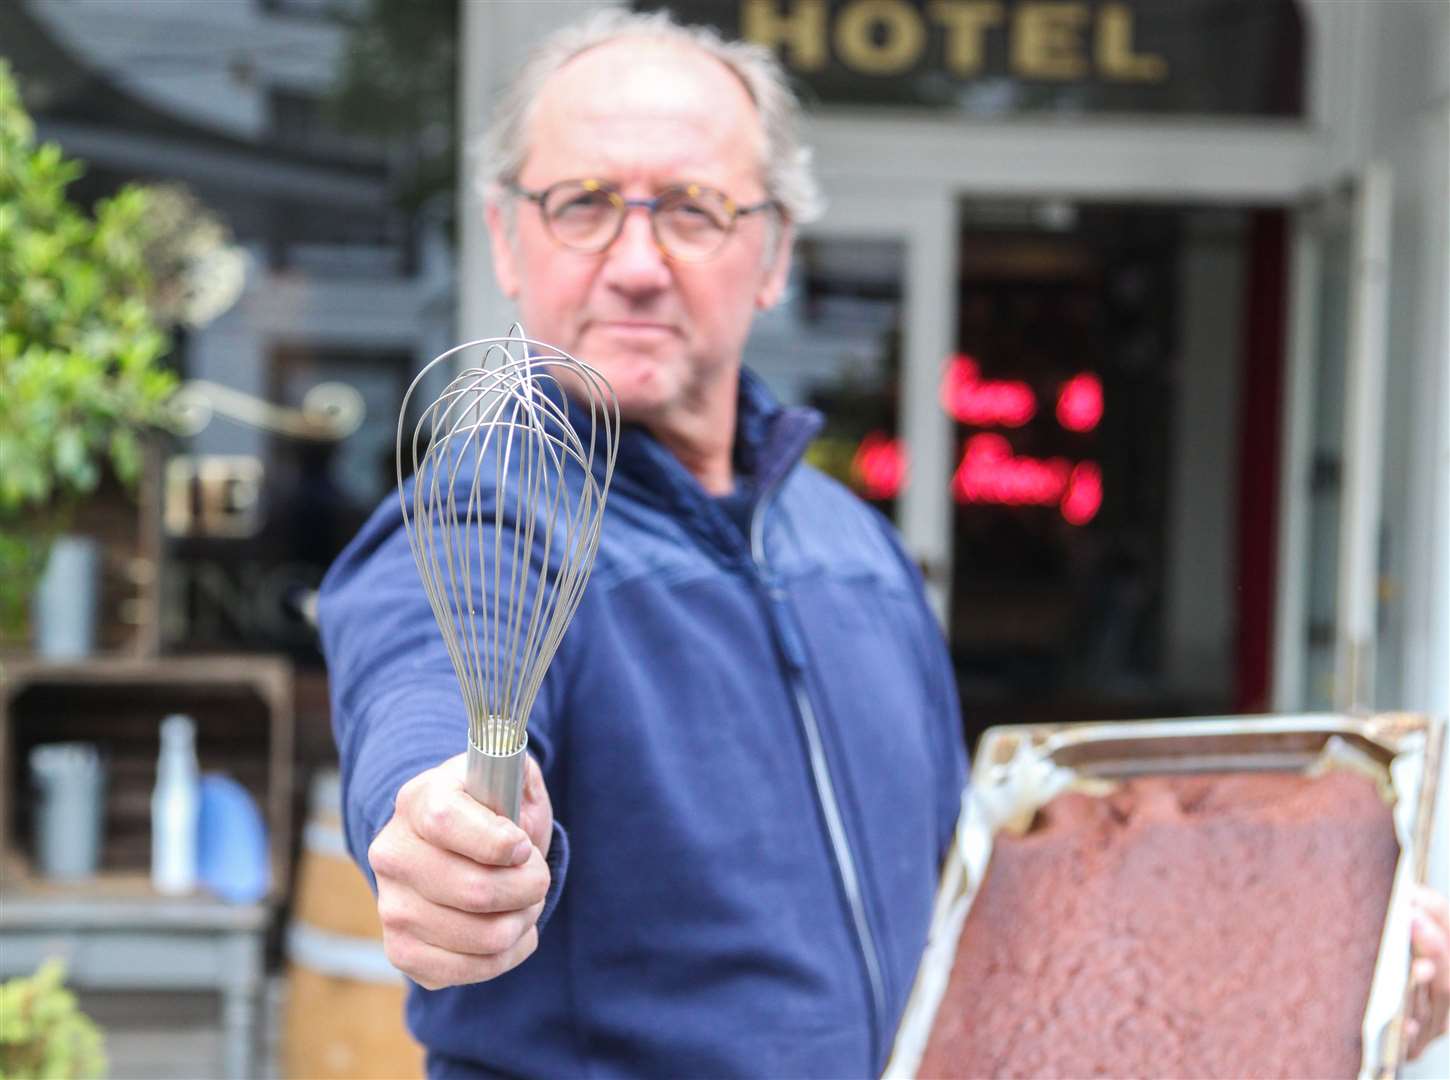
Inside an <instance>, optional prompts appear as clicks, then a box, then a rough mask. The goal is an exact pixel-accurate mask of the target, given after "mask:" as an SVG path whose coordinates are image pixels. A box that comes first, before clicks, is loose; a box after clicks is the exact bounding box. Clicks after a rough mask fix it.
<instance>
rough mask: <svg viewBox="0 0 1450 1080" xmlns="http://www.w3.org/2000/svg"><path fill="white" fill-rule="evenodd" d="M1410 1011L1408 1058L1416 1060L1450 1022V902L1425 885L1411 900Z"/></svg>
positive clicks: (1406, 1033) (1406, 1044)
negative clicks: (1412, 920)
mask: <svg viewBox="0 0 1450 1080" xmlns="http://www.w3.org/2000/svg"><path fill="white" fill-rule="evenodd" d="M1411 910H1412V912H1413V916H1412V917H1413V919H1414V922H1413V923H1412V924H1411V928H1410V955H1411V957H1412V959H1411V961H1410V1012H1409V1016H1408V1018H1407V1019H1406V1020H1405V1046H1406V1050H1407V1053H1406V1057H1407V1058H1408V1059H1410V1060H1414V1059H1415V1058H1417V1057H1419V1056H1420V1055H1421V1054H1422V1053H1424V1051H1425V1047H1427V1046H1429V1045H1430V1043H1432V1042H1434V1041H1435V1040H1436V1039H1438V1038H1439V1037H1440V1036H1441V1035H1443V1034H1445V1029H1446V1025H1447V1023H1450V903H1447V902H1446V900H1445V897H1443V896H1441V895H1440V894H1439V893H1437V892H1435V891H1434V890H1433V889H1430V888H1427V887H1425V886H1424V885H1421V886H1420V887H1419V888H1418V889H1416V891H1415V893H1414V895H1413V897H1412V898H1411Z"/></svg>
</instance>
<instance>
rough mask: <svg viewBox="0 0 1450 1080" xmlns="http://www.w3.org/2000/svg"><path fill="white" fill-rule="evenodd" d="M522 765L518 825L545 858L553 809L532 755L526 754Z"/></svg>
mask: <svg viewBox="0 0 1450 1080" xmlns="http://www.w3.org/2000/svg"><path fill="white" fill-rule="evenodd" d="M525 757H526V759H527V760H526V762H525V765H524V799H523V806H522V808H521V809H520V811H519V824H520V825H522V826H523V828H524V831H525V832H526V833H528V834H529V839H530V840H532V841H533V842H534V846H535V847H537V848H538V849H539V851H540V852H542V853H543V854H544V855H545V856H547V855H548V854H549V842H550V841H551V840H552V839H553V835H554V808H553V806H552V805H551V804H550V802H549V789H548V788H547V787H545V786H544V774H543V773H542V772H540V771H539V763H538V762H537V761H535V760H534V756H533V755H532V754H526V755H525Z"/></svg>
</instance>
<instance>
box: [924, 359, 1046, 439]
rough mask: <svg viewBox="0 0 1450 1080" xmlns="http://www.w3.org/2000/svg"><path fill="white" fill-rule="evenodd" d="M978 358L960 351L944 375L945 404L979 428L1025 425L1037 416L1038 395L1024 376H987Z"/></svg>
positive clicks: (967, 422) (942, 401) (956, 417)
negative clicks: (983, 375)
mask: <svg viewBox="0 0 1450 1080" xmlns="http://www.w3.org/2000/svg"><path fill="white" fill-rule="evenodd" d="M981 371H982V369H981V367H980V366H979V365H978V364H977V361H976V360H974V359H973V358H972V357H970V356H968V355H966V354H965V353H958V354H957V355H956V356H953V357H952V358H951V360H950V361H948V363H947V370H946V374H945V375H943V376H942V384H941V403H942V407H943V408H944V409H946V411H947V412H948V413H949V414H950V415H951V417H952V418H953V419H955V420H959V421H960V422H961V423H963V424H972V425H974V426H976V427H995V426H999V425H1000V426H1001V427H1011V428H1015V427H1021V426H1022V425H1023V424H1025V423H1027V421H1029V420H1031V419H1032V418H1033V417H1034V416H1036V415H1037V395H1036V394H1034V393H1033V392H1032V387H1030V386H1028V385H1027V384H1026V383H1025V382H1023V381H1022V380H1021V379H983V378H981Z"/></svg>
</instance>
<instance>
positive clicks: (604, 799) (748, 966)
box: [321, 373, 966, 1077]
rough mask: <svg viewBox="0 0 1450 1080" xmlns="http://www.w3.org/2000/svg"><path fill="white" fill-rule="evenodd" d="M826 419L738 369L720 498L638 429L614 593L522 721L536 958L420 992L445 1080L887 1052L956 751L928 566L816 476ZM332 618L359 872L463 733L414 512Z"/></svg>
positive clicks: (845, 1059) (366, 552)
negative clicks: (729, 468) (539, 921)
mask: <svg viewBox="0 0 1450 1080" xmlns="http://www.w3.org/2000/svg"><path fill="white" fill-rule="evenodd" d="M819 423H820V420H819V416H818V415H817V414H815V413H814V412H812V411H810V410H806V409H795V408H782V407H780V406H779V405H777V404H776V403H775V402H773V401H772V400H771V399H770V397H769V396H768V394H767V393H766V392H765V390H764V388H763V386H762V385H761V384H760V383H759V382H758V381H757V380H756V379H754V378H753V377H752V376H751V375H750V374H749V373H746V374H745V375H743V376H742V379H741V390H740V416H739V423H738V429H737V438H736V444H737V445H736V466H737V469H738V471H739V475H740V477H741V487H740V490H739V492H738V493H737V495H736V496H734V497H733V498H731V499H725V500H720V499H713V498H711V497H709V496H708V495H707V494H706V493H705V492H704V490H703V489H702V488H701V487H700V486H699V485H698V483H697V482H696V481H695V480H694V479H693V478H692V477H691V476H690V475H689V474H688V473H687V472H686V471H685V470H684V469H683V467H682V466H681V465H680V464H679V462H678V461H676V460H675V459H674V458H673V457H672V456H671V455H670V454H669V453H668V452H667V451H666V450H665V449H664V448H663V447H662V446H661V445H660V444H659V443H658V442H656V441H655V440H654V439H653V438H651V437H650V436H649V435H648V434H647V433H645V432H643V431H641V430H638V429H634V428H626V430H625V433H624V437H623V439H622V443H621V448H620V456H619V463H618V469H617V471H616V474H615V479H614V487H613V489H612V491H611V492H610V496H609V503H608V509H607V511H606V515H605V526H604V532H603V538H602V540H601V543H600V546H599V554H598V560H597V562H596V565H595V569H594V576H593V578H592V579H591V581H590V584H589V588H588V591H587V592H586V594H585V597H584V599H583V602H582V605H581V606H580V608H579V612H578V615H577V617H576V619H575V622H574V624H573V626H572V628H571V629H570V630H569V632H568V634H567V635H566V636H565V639H564V642H563V645H562V648H561V650H560V652H559V654H558V656H557V657H556V658H555V661H554V663H553V665H552V667H551V669H550V671H549V674H548V677H547V678H546V680H545V683H544V687H543V690H542V692H541V694H540V696H539V700H538V702H537V704H536V706H535V708H534V712H533V715H532V716H531V718H530V721H529V729H528V730H529V739H530V748H531V750H532V751H533V752H534V754H535V755H536V756H537V758H538V760H539V763H540V765H541V767H542V769H543V775H544V779H545V781H546V783H547V785H548V788H549V792H550V795H551V798H552V801H553V807H554V814H555V818H556V823H557V824H556V832H555V838H554V844H553V846H554V848H555V849H556V852H555V853H551V861H552V862H553V863H554V867H553V869H554V880H553V884H552V886H551V897H550V907H549V910H548V912H547V913H546V921H545V923H544V924H543V925H542V927H541V931H540V944H539V949H538V951H537V952H536V953H535V954H534V955H533V956H532V957H531V958H530V959H528V960H527V961H525V962H524V963H523V964H522V965H520V966H519V967H518V968H516V969H515V970H513V971H511V972H509V973H507V974H505V975H503V976H501V977H500V978H498V979H495V980H493V981H492V982H488V983H484V984H480V985H476V986H466V987H458V988H454V989H447V990H438V991H426V990H423V989H420V988H418V987H416V986H415V987H413V988H412V989H411V993H410V998H409V1005H408V1020H409V1024H410V1027H411V1028H412V1030H413V1032H414V1034H415V1035H416V1036H417V1037H418V1039H419V1040H420V1041H421V1042H422V1043H423V1044H424V1045H425V1046H426V1047H427V1048H428V1051H429V1069H430V1073H431V1074H432V1075H434V1076H454V1075H459V1076H473V1075H504V1076H557V1077H565V1076H568V1077H576V1076H578V1077H585V1076H588V1077H605V1076H729V1075H735V1076H742V1075H748V1076H792V1077H804V1076H830V1077H845V1076H867V1075H875V1074H877V1073H878V1072H879V1070H880V1069H881V1068H882V1066H883V1065H884V1063H885V1060H886V1055H887V1054H888V1053H889V1051H890V1048H891V1039H892V1036H893V1033H894V1030H895V1027H896V1024H897V1022H898V1021H899V1019H900V1015H901V1012H902V1009H903V1007H904V1005H905V1002H906V996H907V993H908V991H909V990H910V987H911V983H912V979H913V978H914V975H915V971H916V966H917V962H918V961H919V959H920V957H921V952H922V948H923V946H924V944H925V941H926V932H927V924H928V920H929V918H930V913H931V905H932V899H933V894H934V890H935V885H936V881H937V873H938V869H939V866H940V863H941V859H942V856H943V854H944V852H945V850H946V847H947V845H948V844H949V843H950V841H951V836H952V832H953V828H954V825H955V822H956V818H957V813H958V809H959V806H960V799H961V792H962V787H963V784H964V781H965V769H966V761H965V754H964V751H963V748H962V743H961V726H960V721H959V717H958V712H957V698H956V691H955V688H954V684H953V679H952V673H951V669H950V665H949V663H948V658H947V654H946V650H945V647H944V644H943V642H942V639H941V635H940V632H939V630H938V627H937V625H936V623H935V621H934V619H933V618H932V616H931V613H930V612H929V610H928V608H927V605H926V603H925V599H924V596H923V592H922V587H921V583H920V580H919V576H918V574H917V572H916V569H915V567H914V566H913V565H912V564H911V562H910V561H909V559H908V558H907V557H906V555H905V554H904V552H903V551H902V549H901V547H900V545H899V543H898V541H897V538H896V537H895V535H894V533H893V531H892V530H891V527H890V526H889V525H888V524H887V523H886V521H885V520H884V519H882V518H881V517H880V515H878V514H877V513H875V512H874V511H873V510H871V509H870V508H869V507H867V506H865V505H864V504H862V503H861V502H860V501H859V500H857V499H856V498H855V497H854V496H852V495H851V494H850V493H849V492H847V491H846V490H844V489H843V488H842V487H840V485H838V484H836V483H835V482H833V481H831V480H829V479H827V478H825V477H824V476H822V475H821V474H820V473H818V472H816V471H815V470H813V469H811V468H810V467H808V466H806V465H804V464H802V463H800V457H801V454H802V452H803V451H804V449H805V446H806V444H807V443H808V442H809V440H810V439H811V438H812V437H813V435H814V433H815V432H816V430H817V429H818V427H819ZM484 471H485V473H491V472H492V470H484ZM752 541H753V542H752ZM321 622H322V629H323V640H324V646H325V651H326V654H327V662H328V667H329V671H330V675H331V680H332V694H333V725H334V729H335V734H336V738H337V745H338V748H339V751H340V754H341V758H342V771H343V785H344V804H345V821H346V827H347V835H348V841H349V845H350V847H351V849H352V852H353V854H354V856H355V857H356V858H357V859H358V861H359V863H360V865H362V866H363V869H364V871H365V872H366V871H367V863H366V851H367V846H368V844H369V843H370V842H371V840H372V838H373V837H374V836H375V835H376V834H377V832H378V830H379V829H381V827H382V826H383V825H384V824H385V823H386V821H387V820H388V817H389V816H390V815H391V813H392V806H393V799H394V797H395V795H396V793H397V790H398V788H399V787H400V786H401V785H402V784H403V783H404V782H405V781H406V780H408V779H409V778H410V777H412V776H413V775H415V774H416V773H418V772H420V771H422V770H423V769H426V768H429V767H431V766H433V765H436V764H438V763H439V762H440V761H442V760H443V759H445V758H447V757H450V756H452V755H454V754H456V753H458V752H459V751H460V750H462V749H463V747H464V744H465V738H466V734H465V731H466V723H465V720H464V713H463V705H462V701H461V699H460V697H459V692H458V689H457V685H456V682H455V678H454V675H453V671H452V668H451V667H450V666H449V661H448V658H447V655H446V653H445V651H444V648H443V644H442V641H441V638H440V636H439V633H438V629H437V626H436V625H435V623H434V621H433V616H432V613H431V612H430V610H429V608H428V605H427V602H426V600H425V598H424V596H423V593H422V591H421V589H420V587H419V584H418V576H417V572H416V570H415V568H414V566H413V562H412V558H411V555H410V553H409V549H408V544H407V540H406V537H405V535H404V532H403V529H402V519H401V516H400V514H399V510H398V505H397V499H396V497H391V498H389V499H387V500H385V501H384V502H383V504H382V505H381V506H380V507H379V508H378V510H377V512H376V513H375V514H374V515H373V516H372V518H371V520H370V521H369V522H368V523H367V525H366V526H365V527H364V528H363V530H362V531H361V532H360V533H359V535H358V536H357V538H356V539H355V540H354V541H353V542H352V544H351V545H350V546H349V547H348V549H347V550H346V551H345V552H344V553H343V555H342V556H341V557H340V558H339V559H338V561H337V563H336V564H335V565H334V566H333V567H332V569H331V571H330V572H329V574H328V576H327V579H326V581H325V582H324V584H323V589H322V599H321Z"/></svg>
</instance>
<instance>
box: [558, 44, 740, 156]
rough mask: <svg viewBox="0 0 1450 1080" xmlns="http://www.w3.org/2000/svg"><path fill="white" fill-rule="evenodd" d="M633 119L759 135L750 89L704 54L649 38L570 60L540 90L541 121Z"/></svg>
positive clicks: (604, 122)
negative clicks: (748, 90) (710, 127)
mask: <svg viewBox="0 0 1450 1080" xmlns="http://www.w3.org/2000/svg"><path fill="white" fill-rule="evenodd" d="M632 118H638V119H639V120H640V121H642V122H644V123H646V124H649V123H658V124H661V125H665V127H664V128H663V129H662V130H661V131H660V136H661V137H663V138H667V137H669V136H670V135H671V134H672V131H671V130H670V129H671V128H674V129H676V130H678V129H680V128H690V127H696V126H700V125H710V126H712V127H713V128H714V129H716V130H724V129H730V128H739V129H741V130H742V132H744V133H747V134H748V135H752V136H753V135H754V134H755V132H756V131H758V125H759V119H758V116H757V114H756V111H755V106H754V103H753V102H752V101H751V99H750V95H749V93H748V92H747V91H746V89H745V86H744V84H743V83H742V82H741V81H740V79H739V78H738V77H737V76H736V75H735V73H734V72H732V71H731V70H730V69H729V68H727V67H726V66H725V65H724V64H723V63H721V62H720V61H719V60H717V59H715V58H714V57H713V56H710V55H709V54H708V53H706V52H704V51H703V50H701V49H698V48H695V47H693V46H689V45H683V44H677V43H674V42H667V41H658V40H653V39H647V38H622V39H619V40H617V41H611V42H608V43H606V44H604V45H600V46H597V47H595V48H593V49H589V50H587V51H586V52H584V53H581V54H580V55H579V56H577V57H575V58H573V59H572V60H570V61H569V62H568V63H567V64H565V65H564V66H563V67H562V68H560V69H559V70H558V71H556V72H555V73H554V74H553V75H552V76H550V77H549V78H548V79H547V80H546V81H545V82H544V84H543V86H542V87H541V88H540V93H539V98H538V100H537V102H536V108H535V119H536V121H538V122H540V123H542V124H544V125H548V126H551V127H552V126H554V125H556V124H558V123H560V122H564V123H568V122H570V121H573V122H579V121H582V122H585V123H588V124H591V125H592V124H600V125H605V126H607V125H611V124H614V125H620V124H624V123H628V122H629V121H630V120H631V119H632Z"/></svg>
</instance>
